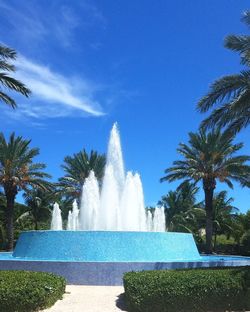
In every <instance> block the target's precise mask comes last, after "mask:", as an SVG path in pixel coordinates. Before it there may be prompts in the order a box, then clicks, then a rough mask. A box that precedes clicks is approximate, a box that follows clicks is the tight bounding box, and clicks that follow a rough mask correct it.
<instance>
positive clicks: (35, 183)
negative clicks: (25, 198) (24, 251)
mask: <svg viewBox="0 0 250 312" xmlns="http://www.w3.org/2000/svg"><path fill="white" fill-rule="evenodd" d="M30 142H31V141H30V140H25V139H23V138H22V137H21V136H18V137H15V134H14V133H12V134H11V135H10V138H9V141H8V142H7V141H6V139H5V137H4V135H3V134H2V133H1V134H0V185H1V186H2V187H3V190H4V194H5V197H6V232H7V240H8V250H12V249H13V215H14V204H15V198H16V195H17V193H18V192H19V191H21V190H24V191H28V190H29V188H30V187H37V188H41V189H44V190H46V189H48V188H49V187H50V183H49V182H47V181H46V180H44V179H45V178H49V177H50V176H49V175H48V174H47V173H45V172H43V171H42V170H43V169H44V168H45V167H46V166H45V165H44V164H42V163H33V158H34V157H35V156H37V155H38V154H39V149H37V148H30V147H29V144H30Z"/></svg>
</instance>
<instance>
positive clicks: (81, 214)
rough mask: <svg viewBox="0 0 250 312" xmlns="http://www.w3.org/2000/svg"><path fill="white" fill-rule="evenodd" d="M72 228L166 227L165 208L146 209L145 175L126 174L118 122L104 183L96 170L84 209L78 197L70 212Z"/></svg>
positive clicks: (86, 188) (85, 192) (88, 184)
mask: <svg viewBox="0 0 250 312" xmlns="http://www.w3.org/2000/svg"><path fill="white" fill-rule="evenodd" d="M67 229H68V230H86V231H102V230H103V231H165V215H164V209H161V208H156V209H155V212H154V216H153V215H152V214H151V212H147V213H146V210H145V205H144V195H143V188H142V183H141V178H140V175H139V174H138V173H135V174H133V173H132V172H131V171H129V172H127V174H125V169H124V162H123V156H122V148H121V142H120V136H119V131H118V128H117V124H116V123H115V124H114V126H113V128H112V130H111V134H110V139H109V143H108V152H107V160H106V166H105V169H104V177H103V180H102V187H101V188H100V187H99V183H98V181H97V179H96V177H95V174H94V172H93V171H91V172H90V174H89V176H88V178H86V180H85V183H84V185H83V187H82V197H81V202H80V209H78V207H77V203H76V201H74V203H73V210H72V211H69V215H68V224H67Z"/></svg>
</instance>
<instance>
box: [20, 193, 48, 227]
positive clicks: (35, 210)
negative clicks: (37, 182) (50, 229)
mask: <svg viewBox="0 0 250 312" xmlns="http://www.w3.org/2000/svg"><path fill="white" fill-rule="evenodd" d="M23 197H24V200H25V204H26V205H27V207H28V211H26V212H25V213H23V214H22V215H21V216H20V217H19V218H18V220H17V221H19V220H21V219H23V218H26V217H31V219H32V220H33V222H34V225H35V230H38V222H39V221H47V220H48V219H49V218H50V216H51V209H50V208H51V206H52V203H53V202H54V201H53V200H52V198H53V193H51V192H45V191H43V190H42V189H39V188H34V189H31V190H29V191H28V192H26V193H24V194H23Z"/></svg>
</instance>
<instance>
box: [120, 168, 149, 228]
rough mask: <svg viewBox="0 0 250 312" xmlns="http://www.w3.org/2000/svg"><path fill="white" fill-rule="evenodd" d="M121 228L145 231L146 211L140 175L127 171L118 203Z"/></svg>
mask: <svg viewBox="0 0 250 312" xmlns="http://www.w3.org/2000/svg"><path fill="white" fill-rule="evenodd" d="M120 215H121V230H123V231H146V230H147V229H146V212H145V207H144V199H143V191H142V185H141V180H140V176H139V175H138V174H137V173H136V174H135V175H133V174H132V172H130V171H129V172H128V173H127V177H126V181H125V185H124V189H123V194H122V198H121V205H120Z"/></svg>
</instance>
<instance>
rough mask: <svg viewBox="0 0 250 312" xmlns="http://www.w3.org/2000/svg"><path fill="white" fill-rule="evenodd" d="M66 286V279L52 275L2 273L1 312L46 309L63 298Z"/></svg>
mask: <svg viewBox="0 0 250 312" xmlns="http://www.w3.org/2000/svg"><path fill="white" fill-rule="evenodd" d="M65 286H66V282H65V279H64V278H63V277H60V276H56V275H54V274H52V273H44V272H29V271H0V311H4V312H31V311H37V310H40V309H45V308H47V307H50V306H52V305H53V304H54V303H55V302H56V301H57V300H58V299H61V298H62V295H63V294H64V292H65Z"/></svg>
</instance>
